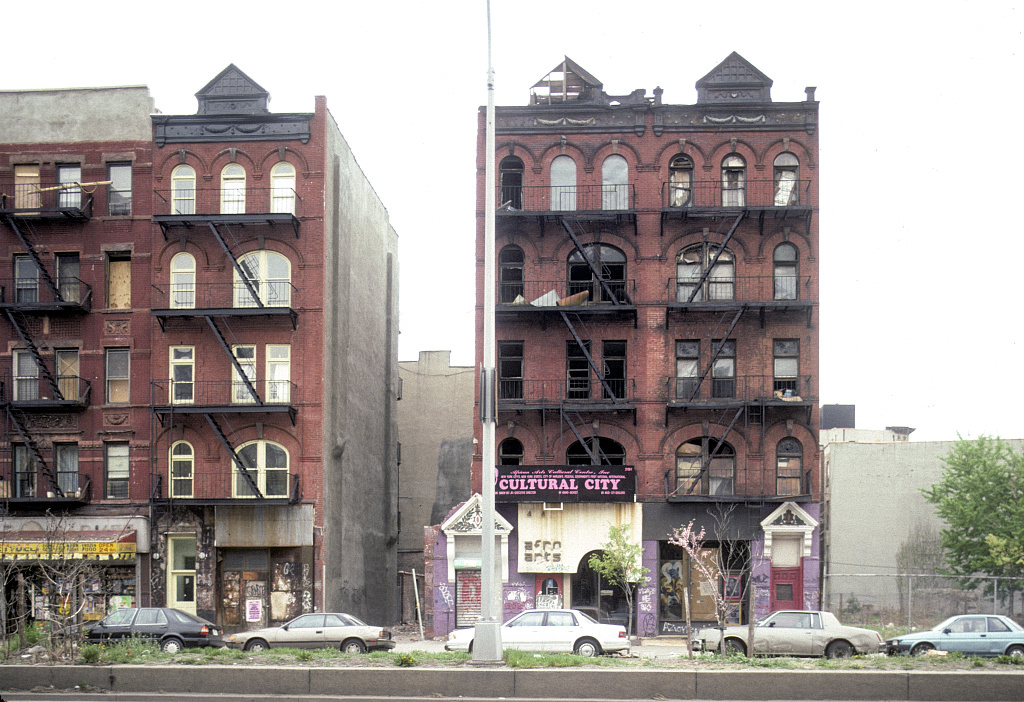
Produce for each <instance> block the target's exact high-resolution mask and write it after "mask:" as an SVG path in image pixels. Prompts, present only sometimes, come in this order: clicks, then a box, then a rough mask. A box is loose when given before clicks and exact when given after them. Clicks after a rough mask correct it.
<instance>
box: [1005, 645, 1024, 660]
mask: <svg viewBox="0 0 1024 702" xmlns="http://www.w3.org/2000/svg"><path fill="white" fill-rule="evenodd" d="M1006 655H1008V656H1011V657H1013V658H1020V657H1021V656H1024V646H1010V647H1009V648H1008V649H1006Z"/></svg>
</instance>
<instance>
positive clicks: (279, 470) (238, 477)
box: [232, 439, 288, 497]
mask: <svg viewBox="0 0 1024 702" xmlns="http://www.w3.org/2000/svg"><path fill="white" fill-rule="evenodd" d="M237 455H238V458H239V460H241V462H242V465H243V466H245V469H246V472H245V473H243V472H242V471H241V470H240V469H239V467H238V464H237V463H234V460H232V464H233V465H232V472H233V475H234V481H233V484H234V491H233V496H234V497H255V496H256V493H255V492H254V491H253V486H255V487H256V489H257V490H259V492H260V494H261V495H263V496H264V497H287V496H288V452H287V451H286V450H285V448H284V447H283V446H281V445H280V444H276V443H274V442H273V441H265V440H262V439H261V440H259V441H253V442H251V443H248V444H244V445H243V446H241V447H239V449H238V452H237ZM246 476H248V479H247V477H246ZM250 479H251V480H252V484H250V482H249V480H250Z"/></svg>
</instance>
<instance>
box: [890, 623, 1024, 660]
mask: <svg viewBox="0 0 1024 702" xmlns="http://www.w3.org/2000/svg"><path fill="white" fill-rule="evenodd" d="M885 649H886V653H888V654H889V655H890V656H891V655H897V654H907V653H909V654H910V655H912V656H920V655H924V654H925V653H927V652H928V651H949V652H950V653H953V652H956V653H962V654H964V655H965V656H1024V628H1021V626H1020V624H1018V623H1017V622H1015V621H1013V620H1012V619H1010V618H1009V617H1004V616H1001V615H996V614H961V615H958V616H955V617H950V618H949V619H947V620H946V621H944V622H942V623H941V624H939V625H938V626H936V627H934V628H932V629H928V630H927V631H915V632H913V633H911V634H904V635H903V636H896V637H894V638H891V639H889V640H888V641H886V642H885Z"/></svg>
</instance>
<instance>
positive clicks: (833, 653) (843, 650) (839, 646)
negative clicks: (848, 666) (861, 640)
mask: <svg viewBox="0 0 1024 702" xmlns="http://www.w3.org/2000/svg"><path fill="white" fill-rule="evenodd" d="M825 655H826V656H827V657H828V658H849V657H850V656H852V655H853V646H851V645H850V644H849V642H847V641H833V642H832V643H830V644H829V645H828V648H826V649H825Z"/></svg>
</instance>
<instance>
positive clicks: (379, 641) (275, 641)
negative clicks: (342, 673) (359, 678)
mask: <svg viewBox="0 0 1024 702" xmlns="http://www.w3.org/2000/svg"><path fill="white" fill-rule="evenodd" d="M226 642H227V645H228V647H229V648H240V649H242V650H245V651H253V652H259V651H265V650H266V649H268V648H340V649H341V650H342V651H344V652H345V653H365V652H366V651H367V650H372V649H392V648H394V647H395V641H394V639H392V638H391V632H390V631H388V630H387V629H384V628H381V627H379V626H370V625H369V624H367V623H366V622H364V621H362V620H361V619H357V618H356V617H353V616H352V615H351V614H345V613H343V612H316V613H313V614H302V615H300V616H298V617H295V619H292V620H291V621H290V622H288V623H287V624H283V625H281V626H272V627H268V628H266V629H253V630H251V631H241V632H238V633H237V634H231V635H230V636H228V637H227V639H226Z"/></svg>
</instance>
